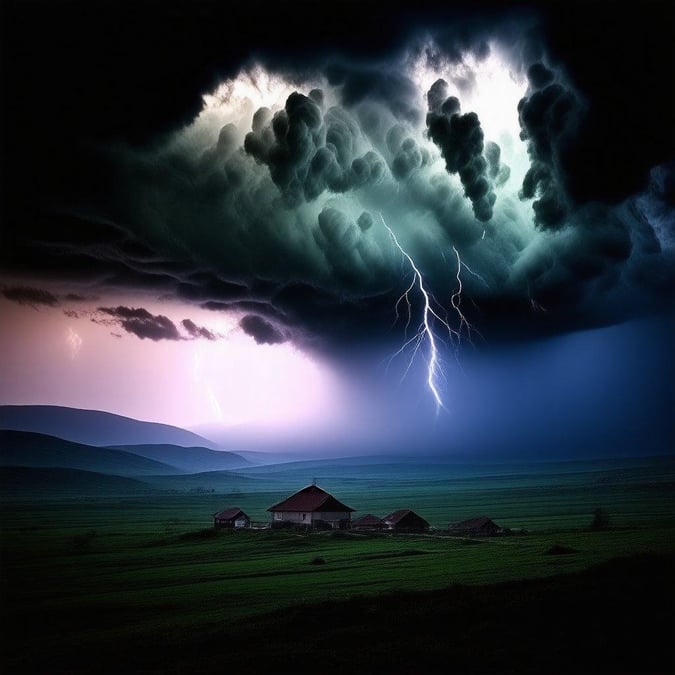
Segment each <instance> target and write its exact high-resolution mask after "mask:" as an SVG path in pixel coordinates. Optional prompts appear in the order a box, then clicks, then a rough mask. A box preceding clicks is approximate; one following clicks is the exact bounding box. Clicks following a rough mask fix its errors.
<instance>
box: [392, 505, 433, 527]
mask: <svg viewBox="0 0 675 675" xmlns="http://www.w3.org/2000/svg"><path fill="white" fill-rule="evenodd" d="M382 520H383V521H384V524H385V527H386V528H387V529H389V530H398V531H399V532H422V531H424V530H426V529H428V528H429V523H428V522H427V521H426V520H424V518H422V517H420V516H418V515H417V514H416V513H415V512H414V511H411V510H410V509H400V510H399V511H394V513H390V514H389V515H388V516H385V517H384V518H383V519H382Z"/></svg>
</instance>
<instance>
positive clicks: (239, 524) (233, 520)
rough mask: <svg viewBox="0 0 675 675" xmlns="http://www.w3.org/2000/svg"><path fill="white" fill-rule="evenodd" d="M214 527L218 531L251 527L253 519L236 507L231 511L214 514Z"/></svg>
mask: <svg viewBox="0 0 675 675" xmlns="http://www.w3.org/2000/svg"><path fill="white" fill-rule="evenodd" d="M213 527H215V528H217V529H223V528H235V529H239V528H243V527H251V519H250V518H249V517H248V516H247V515H246V514H245V513H244V512H243V511H242V510H241V509H240V508H237V507H236V506H235V507H233V508H231V509H225V510H224V511H219V512H218V513H214V514H213Z"/></svg>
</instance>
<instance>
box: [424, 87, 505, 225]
mask: <svg viewBox="0 0 675 675" xmlns="http://www.w3.org/2000/svg"><path fill="white" fill-rule="evenodd" d="M447 89H448V86H447V83H446V82H445V81H443V80H437V81H436V82H435V83H434V84H433V85H432V87H431V89H430V90H429V92H428V93H427V101H428V102H429V113H428V114H427V129H428V133H429V138H431V140H432V141H433V142H434V143H435V144H436V145H437V146H438V148H439V149H440V151H441V155H442V156H443V159H444V160H445V168H446V169H447V171H448V173H451V174H452V173H457V174H459V178H460V180H461V181H462V185H463V186H464V194H465V195H466V196H467V197H468V198H469V199H470V200H471V205H472V207H473V212H474V215H475V216H476V218H477V219H478V220H480V221H481V222H487V221H488V220H490V218H492V213H493V211H492V207H493V206H494V203H495V200H496V195H495V193H494V191H493V189H492V183H491V181H490V178H489V175H488V161H487V160H486V159H485V157H484V156H483V147H484V144H483V130H482V129H481V126H480V121H479V119H478V115H476V113H474V112H469V113H466V114H464V115H462V114H461V113H460V112H459V101H458V100H457V99H456V98H455V97H454V96H451V97H448V98H446V99H445V100H444V101H443V102H441V100H440V99H441V98H442V96H443V95H445V93H447ZM432 106H433V107H432ZM492 155H493V158H494V151H493V152H492ZM498 159H499V156H498V154H497V162H498ZM497 173H499V169H497Z"/></svg>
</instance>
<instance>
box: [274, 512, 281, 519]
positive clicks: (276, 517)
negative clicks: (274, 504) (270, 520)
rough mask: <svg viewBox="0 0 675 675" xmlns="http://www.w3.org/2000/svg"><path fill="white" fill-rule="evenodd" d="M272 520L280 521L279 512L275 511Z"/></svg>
mask: <svg viewBox="0 0 675 675" xmlns="http://www.w3.org/2000/svg"><path fill="white" fill-rule="evenodd" d="M274 520H281V513H280V512H279V511H275V513H274Z"/></svg>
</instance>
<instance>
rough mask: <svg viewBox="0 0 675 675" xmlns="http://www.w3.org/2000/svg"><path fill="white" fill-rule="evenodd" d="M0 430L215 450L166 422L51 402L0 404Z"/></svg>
mask: <svg viewBox="0 0 675 675" xmlns="http://www.w3.org/2000/svg"><path fill="white" fill-rule="evenodd" d="M0 429H11V430H13V431H32V432H35V433H40V434H47V435H49V436H56V437H58V438H62V439H65V440H68V441H73V442H75V443H84V444H86V445H95V446H117V445H139V444H140V445H146V444H147V445H150V444H152V445H155V444H168V445H179V446H183V447H195V446H199V447H203V448H208V449H211V450H215V449H217V446H216V444H215V443H213V442H212V441H209V440H207V439H206V438H202V437H201V436H199V435H197V434H195V433H192V432H191V431H186V430H185V429H181V428H179V427H174V426H170V425H168V424H159V423H156V422H143V421H140V420H135V419H131V418H130V417H123V416H122V415H115V414H113V413H109V412H103V411H100V410H82V409H79V408H66V407H62V406H54V405H3V406H0Z"/></svg>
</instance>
